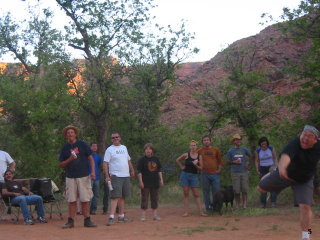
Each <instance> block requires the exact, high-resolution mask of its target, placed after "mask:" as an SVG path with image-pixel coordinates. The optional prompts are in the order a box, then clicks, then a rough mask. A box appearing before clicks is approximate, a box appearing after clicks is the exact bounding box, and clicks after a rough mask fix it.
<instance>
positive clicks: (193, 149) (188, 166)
mask: <svg viewBox="0 0 320 240" xmlns="http://www.w3.org/2000/svg"><path fill="white" fill-rule="evenodd" d="M189 148H190V152H187V153H184V154H182V155H181V156H180V157H178V158H177V159H176V162H177V164H178V165H179V167H180V168H181V170H182V172H181V174H180V185H181V186H182V189H183V206H184V214H183V215H182V216H183V217H187V216H188V215H189V213H188V211H189V190H190V188H191V191H192V193H193V197H194V199H195V202H196V204H197V206H198V209H199V212H200V216H207V214H205V213H204V212H203V209H202V207H201V201H200V197H199V191H198V189H199V179H198V174H197V173H198V170H201V168H202V158H201V155H199V154H198V153H197V142H196V141H194V140H192V141H191V142H190V145H189ZM182 161H184V164H182V163H181V162H182Z"/></svg>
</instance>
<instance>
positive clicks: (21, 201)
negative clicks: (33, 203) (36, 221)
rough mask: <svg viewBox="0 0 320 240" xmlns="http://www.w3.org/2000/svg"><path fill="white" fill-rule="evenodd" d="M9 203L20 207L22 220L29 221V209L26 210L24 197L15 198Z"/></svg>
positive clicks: (26, 205)
mask: <svg viewBox="0 0 320 240" xmlns="http://www.w3.org/2000/svg"><path fill="white" fill-rule="evenodd" d="M11 203H12V204H16V205H19V206H20V209H21V212H22V215H23V218H24V219H25V220H26V219H31V216H30V213H29V209H28V204H27V199H26V196H24V195H22V196H18V197H15V198H13V199H12V200H11Z"/></svg>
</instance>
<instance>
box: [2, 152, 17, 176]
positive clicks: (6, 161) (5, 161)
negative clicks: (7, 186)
mask: <svg viewBox="0 0 320 240" xmlns="http://www.w3.org/2000/svg"><path fill="white" fill-rule="evenodd" d="M15 167H16V163H15V161H13V159H12V157H11V156H10V155H9V153H7V152H5V151H0V182H4V178H3V174H4V172H5V171H6V170H7V169H10V170H11V171H14V168H15Z"/></svg>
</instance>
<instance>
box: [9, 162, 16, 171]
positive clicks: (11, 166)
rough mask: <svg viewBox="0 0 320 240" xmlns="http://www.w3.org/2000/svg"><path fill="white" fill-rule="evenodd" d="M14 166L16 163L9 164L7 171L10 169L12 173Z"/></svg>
mask: <svg viewBox="0 0 320 240" xmlns="http://www.w3.org/2000/svg"><path fill="white" fill-rule="evenodd" d="M16 165H17V164H16V162H12V163H10V164H9V169H10V170H11V171H14V169H15V167H16Z"/></svg>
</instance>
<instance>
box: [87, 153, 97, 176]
mask: <svg viewBox="0 0 320 240" xmlns="http://www.w3.org/2000/svg"><path fill="white" fill-rule="evenodd" d="M88 159H89V164H90V167H91V179H93V180H95V179H96V171H95V165H94V160H93V157H92V155H90V156H89V157H88Z"/></svg>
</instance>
